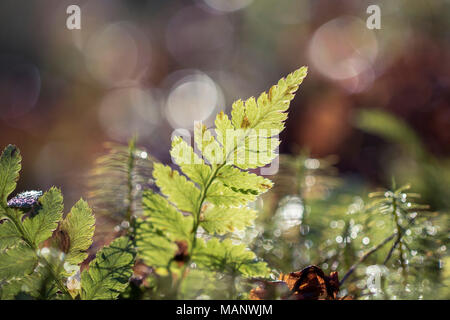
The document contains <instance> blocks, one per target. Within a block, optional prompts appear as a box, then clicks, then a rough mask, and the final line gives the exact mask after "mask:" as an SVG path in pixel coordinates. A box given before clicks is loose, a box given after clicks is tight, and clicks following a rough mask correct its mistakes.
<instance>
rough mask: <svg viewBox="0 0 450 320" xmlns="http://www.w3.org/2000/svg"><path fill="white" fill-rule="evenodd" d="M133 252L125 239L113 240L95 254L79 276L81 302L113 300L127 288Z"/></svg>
mask: <svg viewBox="0 0 450 320" xmlns="http://www.w3.org/2000/svg"><path fill="white" fill-rule="evenodd" d="M134 256H135V253H134V250H133V248H132V243H131V241H130V240H129V239H128V238H127V237H120V238H117V239H116V240H114V241H113V242H112V243H111V244H110V245H109V246H107V247H104V248H103V249H102V250H100V251H99V252H98V253H97V257H96V258H95V259H94V260H93V261H92V262H91V263H90V264H89V269H88V270H84V271H83V272H82V274H81V298H82V299H83V300H101V299H115V298H117V296H118V295H119V294H120V293H121V292H123V291H124V290H125V289H126V287H127V286H128V281H129V279H130V277H131V275H132V274H133V264H134Z"/></svg>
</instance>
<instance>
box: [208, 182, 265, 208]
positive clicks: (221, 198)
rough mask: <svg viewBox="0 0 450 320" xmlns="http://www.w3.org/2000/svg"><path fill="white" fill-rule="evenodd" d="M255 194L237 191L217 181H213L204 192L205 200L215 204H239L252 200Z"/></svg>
mask: <svg viewBox="0 0 450 320" xmlns="http://www.w3.org/2000/svg"><path fill="white" fill-rule="evenodd" d="M256 197H257V194H255V193H251V192H246V193H244V192H239V191H238V190H236V191H234V190H233V189H231V188H228V187H227V186H225V185H224V184H223V183H221V182H219V181H214V182H213V183H212V184H211V186H210V187H209V188H208V191H207V193H206V201H209V202H211V203H213V204H215V205H216V206H240V205H246V204H247V203H249V202H251V201H254V200H255V199H256Z"/></svg>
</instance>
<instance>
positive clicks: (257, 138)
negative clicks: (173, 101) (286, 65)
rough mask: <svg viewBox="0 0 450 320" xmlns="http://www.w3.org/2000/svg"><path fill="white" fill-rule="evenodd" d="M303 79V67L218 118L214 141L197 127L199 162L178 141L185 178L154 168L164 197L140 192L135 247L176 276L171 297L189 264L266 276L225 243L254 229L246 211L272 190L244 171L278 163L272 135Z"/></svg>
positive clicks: (177, 157)
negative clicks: (141, 208) (141, 209)
mask: <svg viewBox="0 0 450 320" xmlns="http://www.w3.org/2000/svg"><path fill="white" fill-rule="evenodd" d="M306 73H307V69H306V68H305V67H302V68H300V69H298V70H297V71H295V72H293V73H291V74H289V75H288V76H287V77H286V78H283V79H281V80H280V81H279V82H278V84H277V85H275V86H273V87H272V88H271V89H270V90H269V92H268V93H265V92H264V93H262V94H261V95H260V96H259V98H258V99H255V98H253V97H252V98H249V99H248V100H246V101H245V102H243V101H241V100H239V101H237V102H235V103H234V104H233V106H232V111H231V119H229V118H228V116H227V115H225V114H224V113H223V112H221V113H219V114H218V115H217V117H216V120H215V125H216V127H215V130H214V132H215V133H216V137H214V136H213V133H212V131H211V130H209V129H207V128H206V127H205V126H203V125H201V124H200V125H197V126H196V127H195V130H194V141H195V143H196V145H197V147H198V150H200V152H201V157H200V156H199V155H197V154H196V153H195V152H194V150H193V148H192V147H191V146H190V145H189V144H188V143H186V142H185V141H184V140H182V139H181V138H178V137H177V138H175V139H174V140H173V142H172V149H171V152H170V153H171V156H172V159H173V160H174V162H175V163H176V164H177V165H178V166H179V168H180V169H181V172H182V174H181V173H180V172H178V171H177V170H174V169H172V168H170V167H169V166H165V165H162V164H159V163H157V164H155V165H154V169H153V177H154V179H155V183H156V185H157V186H158V187H159V189H160V191H161V193H162V194H163V195H164V196H165V197H162V196H160V195H157V194H155V193H154V192H152V191H146V192H145V193H144V201H143V204H144V212H145V218H144V219H139V220H138V221H137V231H136V243H137V246H138V248H139V252H138V254H139V256H140V257H141V258H142V259H143V260H144V261H145V262H146V263H147V264H148V265H149V266H152V267H155V268H159V269H158V272H159V273H166V274H169V277H170V274H172V273H173V272H176V273H179V276H178V278H180V280H179V281H177V283H175V284H174V289H175V291H177V290H178V288H180V286H181V287H183V286H184V285H183V280H184V279H185V278H186V277H188V274H189V269H190V264H191V263H194V265H195V267H194V269H193V270H208V271H213V272H219V273H226V274H232V275H233V276H243V277H253V276H260V277H265V276H267V275H268V273H269V270H268V268H267V266H266V264H265V263H263V262H260V261H258V260H257V259H256V256H255V254H254V253H253V252H251V251H249V250H248V249H247V248H246V246H245V244H234V243H233V242H232V241H231V240H230V237H231V235H232V233H233V232H234V231H236V230H243V229H245V228H246V227H248V226H251V225H252V224H253V221H254V219H255V217H256V212H255V211H254V210H251V209H250V208H248V207H247V206H248V204H249V203H250V202H252V201H254V200H255V199H256V198H257V197H258V196H259V195H260V194H262V193H264V192H266V191H267V190H269V189H270V188H271V187H272V182H271V181H270V180H268V179H265V178H263V177H260V176H258V175H256V174H252V173H249V172H247V171H245V170H247V169H249V168H258V167H262V166H264V165H266V164H269V163H270V162H271V161H272V160H273V158H274V157H275V156H276V153H275V149H276V148H277V147H278V145H279V140H278V137H277V136H276V135H278V134H279V133H280V132H281V130H283V128H284V121H285V120H286V118H287V113H286V111H287V109H288V107H289V103H290V101H291V100H292V99H293V98H294V93H295V91H296V90H297V89H298V86H299V85H300V84H301V83H302V81H303V79H304V77H305V76H306ZM201 230H204V231H205V232H206V234H208V236H207V237H205V238H206V239H208V238H212V239H210V240H207V241H205V240H204V239H203V238H202V237H203V236H202V235H201V234H202V233H201V232H200V233H199V231H201ZM206 234H205V235H206ZM218 235H220V236H221V239H223V238H224V237H225V240H219V239H218V238H216V236H218ZM173 262H177V264H175V265H174V264H173ZM162 269H165V271H164V272H163V270H162ZM177 294H179V292H175V295H177Z"/></svg>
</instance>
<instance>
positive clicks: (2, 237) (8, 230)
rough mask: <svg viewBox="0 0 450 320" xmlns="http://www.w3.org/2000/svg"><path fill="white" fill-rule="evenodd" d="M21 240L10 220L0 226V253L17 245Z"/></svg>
mask: <svg viewBox="0 0 450 320" xmlns="http://www.w3.org/2000/svg"><path fill="white" fill-rule="evenodd" d="M21 239H22V238H21V235H20V232H19V231H18V230H17V228H16V226H15V225H14V223H13V222H12V221H11V220H6V221H4V222H3V223H2V224H0V251H1V250H4V249H6V248H9V247H11V246H13V245H15V244H17V243H18V242H19V241H20V240H21Z"/></svg>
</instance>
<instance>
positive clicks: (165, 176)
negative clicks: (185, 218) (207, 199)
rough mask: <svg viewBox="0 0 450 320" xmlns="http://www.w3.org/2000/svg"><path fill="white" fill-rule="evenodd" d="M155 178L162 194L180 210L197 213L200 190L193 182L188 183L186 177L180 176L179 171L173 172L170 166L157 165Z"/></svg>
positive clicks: (154, 171)
mask: <svg viewBox="0 0 450 320" xmlns="http://www.w3.org/2000/svg"><path fill="white" fill-rule="evenodd" d="M153 177H154V178H155V180H156V185H157V186H158V187H159V188H160V189H161V191H162V193H164V194H165V195H166V196H167V197H168V199H169V201H170V202H172V203H173V204H175V205H176V206H177V207H178V209H180V210H181V211H186V212H194V211H195V209H196V208H195V207H196V203H197V199H198V198H199V195H200V190H198V189H197V188H196V187H195V185H194V184H193V183H192V182H191V181H188V180H187V179H186V177H185V176H182V175H180V174H179V173H178V171H176V170H172V169H171V168H170V167H169V166H165V165H163V164H160V163H155V165H154V170H153Z"/></svg>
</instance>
